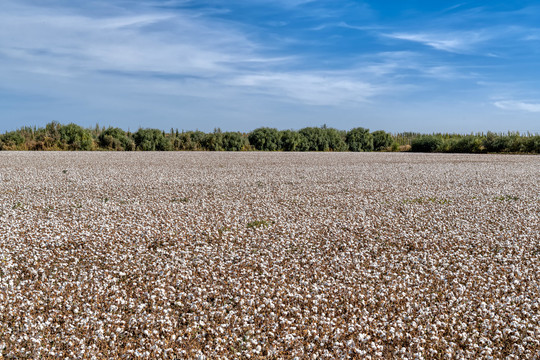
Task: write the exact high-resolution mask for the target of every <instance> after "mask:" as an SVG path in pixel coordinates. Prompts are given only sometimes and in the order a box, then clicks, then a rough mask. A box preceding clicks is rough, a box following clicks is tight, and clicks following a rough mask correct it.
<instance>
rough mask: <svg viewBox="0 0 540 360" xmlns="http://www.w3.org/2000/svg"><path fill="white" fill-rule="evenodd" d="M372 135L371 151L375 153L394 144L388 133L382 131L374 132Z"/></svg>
mask: <svg viewBox="0 0 540 360" xmlns="http://www.w3.org/2000/svg"><path fill="white" fill-rule="evenodd" d="M372 135H373V150H375V151H381V150H386V149H388V148H389V147H390V146H392V143H393V142H394V139H393V138H392V135H390V134H389V133H387V132H385V131H383V130H377V131H374V132H373V133H372Z"/></svg>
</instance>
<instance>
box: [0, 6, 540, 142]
mask: <svg viewBox="0 0 540 360" xmlns="http://www.w3.org/2000/svg"><path fill="white" fill-rule="evenodd" d="M538 19H540V4H539V3H538V1H512V2H510V1H497V0H495V1H464V2H455V1H419V0H416V1H397V0H389V1H352V0H341V1H340V0H331V1H330V0H328V1H317V0H274V1H272V0H251V1H240V0H229V1H213V0H207V1H190V0H162V1H160V0H140V1H133V0H94V1H78V0H33V1H32V0H2V1H1V2H0V131H6V130H14V129H17V128H19V127H21V126H25V125H31V126H33V125H37V126H43V125H44V124H46V123H48V122H50V121H52V120H55V121H59V122H61V123H69V122H75V123H77V124H80V125H82V126H85V127H90V126H94V125H95V124H96V123H99V124H100V125H101V126H109V125H111V126H119V127H122V128H124V129H126V130H127V129H130V130H136V129H138V128H139V127H152V128H160V129H170V128H171V127H172V128H179V129H184V130H193V129H200V130H203V131H211V130H212V129H214V128H215V127H220V128H221V129H223V130H240V131H249V130H252V129H254V128H257V127H260V126H271V127H277V128H279V129H289V128H292V129H299V128H302V127H305V126H320V125H323V124H326V125H327V126H331V127H336V128H339V129H344V130H347V129H350V128H353V127H357V126H363V127H367V128H369V129H371V130H378V129H382V130H386V131H390V132H399V131H421V132H433V131H445V132H446V131H448V132H458V133H469V132H476V131H487V130H492V131H508V130H518V131H522V132H524V131H531V132H540V66H539V64H540V56H539V55H540V25H538Z"/></svg>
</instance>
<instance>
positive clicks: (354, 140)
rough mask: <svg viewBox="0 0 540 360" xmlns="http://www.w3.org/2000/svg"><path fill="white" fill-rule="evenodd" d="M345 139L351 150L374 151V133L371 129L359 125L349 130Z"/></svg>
mask: <svg viewBox="0 0 540 360" xmlns="http://www.w3.org/2000/svg"><path fill="white" fill-rule="evenodd" d="M345 141H346V143H347V145H348V146H349V150H351V151H373V135H372V134H370V132H369V129H364V128H361V127H357V128H354V129H351V130H349V131H348V132H347V135H346V137H345Z"/></svg>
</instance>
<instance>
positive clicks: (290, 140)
mask: <svg viewBox="0 0 540 360" xmlns="http://www.w3.org/2000/svg"><path fill="white" fill-rule="evenodd" d="M279 135H280V144H281V149H282V150H283V151H299V150H302V149H303V148H304V147H306V144H305V142H306V139H305V138H304V137H303V136H302V135H301V134H300V133H299V132H297V131H293V130H282V131H280V132H279Z"/></svg>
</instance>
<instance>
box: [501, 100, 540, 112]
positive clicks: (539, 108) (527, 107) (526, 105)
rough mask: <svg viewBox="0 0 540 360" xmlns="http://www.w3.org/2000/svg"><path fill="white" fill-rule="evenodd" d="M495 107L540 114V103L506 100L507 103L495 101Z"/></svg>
mask: <svg viewBox="0 0 540 360" xmlns="http://www.w3.org/2000/svg"><path fill="white" fill-rule="evenodd" d="M493 105H495V106H496V107H498V108H499V109H503V110H511V111H526V112H532V113H537V112H540V103H534V102H526V101H515V100H505V101H495V102H494V103H493Z"/></svg>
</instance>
